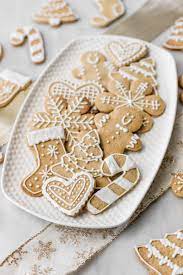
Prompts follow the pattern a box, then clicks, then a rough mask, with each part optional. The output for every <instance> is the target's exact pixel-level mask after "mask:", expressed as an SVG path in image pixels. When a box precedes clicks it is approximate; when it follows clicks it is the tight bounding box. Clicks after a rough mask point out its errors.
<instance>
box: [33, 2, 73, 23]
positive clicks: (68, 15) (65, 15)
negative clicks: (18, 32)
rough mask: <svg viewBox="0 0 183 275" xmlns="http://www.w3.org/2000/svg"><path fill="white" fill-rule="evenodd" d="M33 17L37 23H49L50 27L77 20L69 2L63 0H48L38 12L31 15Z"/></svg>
mask: <svg viewBox="0 0 183 275" xmlns="http://www.w3.org/2000/svg"><path fill="white" fill-rule="evenodd" d="M33 19H34V21H35V22H37V23H43V24H49V25H50V26H51V27H58V26H60V25H61V24H62V23H72V22H75V21H76V20H78V18H77V17H76V16H75V15H74V13H73V11H72V9H71V8H70V6H69V4H67V3H66V2H65V1H64V0H49V1H48V3H47V4H46V5H44V6H43V7H42V9H41V10H40V12H38V13H36V14H35V15H34V16H33Z"/></svg>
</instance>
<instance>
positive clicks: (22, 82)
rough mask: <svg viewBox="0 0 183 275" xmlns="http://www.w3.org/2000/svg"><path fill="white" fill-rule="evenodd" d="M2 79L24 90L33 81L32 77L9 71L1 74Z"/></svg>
mask: <svg viewBox="0 0 183 275" xmlns="http://www.w3.org/2000/svg"><path fill="white" fill-rule="evenodd" d="M0 78H1V79H3V80H8V81H10V82H12V83H14V84H16V85H17V86H18V87H19V88H22V89H23V88H24V87H25V86H26V85H27V84H28V83H29V82H30V81H31V79H30V77H28V76H24V75H23V74H20V73H17V72H14V71H11V70H8V69H6V70H4V71H2V72H1V73H0Z"/></svg>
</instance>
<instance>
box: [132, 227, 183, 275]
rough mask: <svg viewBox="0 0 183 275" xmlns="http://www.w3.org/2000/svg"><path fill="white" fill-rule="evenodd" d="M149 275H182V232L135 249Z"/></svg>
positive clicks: (151, 241)
mask: <svg viewBox="0 0 183 275" xmlns="http://www.w3.org/2000/svg"><path fill="white" fill-rule="evenodd" d="M135 250H136V253H137V255H138V257H139V259H140V260H141V261H142V262H143V264H145V266H146V267H147V269H148V271H149V272H150V273H149V274H162V275H176V274H177V275H178V274H183V231H182V230H179V231H177V232H175V233H172V234H166V235H165V237H164V238H162V239H155V240H150V241H149V242H148V243H147V244H146V245H142V246H137V247H136V248H135Z"/></svg>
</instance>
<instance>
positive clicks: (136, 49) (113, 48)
mask: <svg viewBox="0 0 183 275" xmlns="http://www.w3.org/2000/svg"><path fill="white" fill-rule="evenodd" d="M105 50H106V54H107V56H108V57H109V59H110V60H111V62H112V63H113V65H114V66H115V67H117V68H120V67H122V66H126V65H130V64H131V63H133V62H135V61H138V60H140V59H141V58H143V57H144V56H145V55H146V54H147V52H148V48H147V46H146V45H145V44H144V43H142V42H126V41H123V40H122V41H120V42H119V41H111V42H109V43H108V44H107V45H106V47H105Z"/></svg>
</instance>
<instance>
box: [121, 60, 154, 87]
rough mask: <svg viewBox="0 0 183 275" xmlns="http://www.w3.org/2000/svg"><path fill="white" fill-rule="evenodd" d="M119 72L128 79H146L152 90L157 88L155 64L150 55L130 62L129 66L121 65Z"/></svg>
mask: <svg viewBox="0 0 183 275" xmlns="http://www.w3.org/2000/svg"><path fill="white" fill-rule="evenodd" d="M119 72H120V74H121V75H122V77H123V78H127V79H129V80H137V79H140V80H142V81H148V82H149V83H150V84H151V85H152V86H153V88H154V90H157V87H158V82H157V79H156V64H155V60H154V59H153V58H151V57H147V58H143V59H142V60H140V61H139V62H135V63H132V64H130V66H125V67H122V68H120V70H119Z"/></svg>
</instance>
